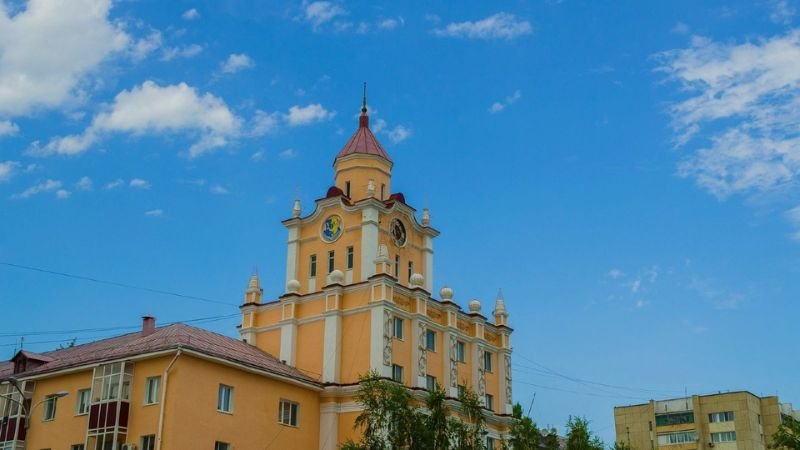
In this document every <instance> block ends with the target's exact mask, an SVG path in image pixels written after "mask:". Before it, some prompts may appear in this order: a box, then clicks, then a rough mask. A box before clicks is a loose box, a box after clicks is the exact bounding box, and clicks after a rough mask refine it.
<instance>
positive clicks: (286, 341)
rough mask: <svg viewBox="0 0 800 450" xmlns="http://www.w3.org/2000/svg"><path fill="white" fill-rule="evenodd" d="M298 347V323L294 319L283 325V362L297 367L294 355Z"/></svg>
mask: <svg viewBox="0 0 800 450" xmlns="http://www.w3.org/2000/svg"><path fill="white" fill-rule="evenodd" d="M296 345H297V323H295V321H294V319H292V320H291V321H289V322H288V323H285V324H283V325H281V361H286V364H288V365H290V366H294V365H295V360H294V355H295V347H296Z"/></svg>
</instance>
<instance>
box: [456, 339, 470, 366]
mask: <svg viewBox="0 0 800 450" xmlns="http://www.w3.org/2000/svg"><path fill="white" fill-rule="evenodd" d="M456 361H458V362H462V363H463V362H466V361H467V344H465V343H464V341H456Z"/></svg>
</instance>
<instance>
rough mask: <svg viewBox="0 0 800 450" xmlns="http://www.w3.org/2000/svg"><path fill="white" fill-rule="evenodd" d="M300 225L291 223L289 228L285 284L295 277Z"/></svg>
mask: <svg viewBox="0 0 800 450" xmlns="http://www.w3.org/2000/svg"><path fill="white" fill-rule="evenodd" d="M299 234H300V227H299V226H297V225H293V226H291V227H290V228H289V243H288V246H287V251H286V283H285V284H284V288H285V286H286V284H288V283H289V281H290V280H296V279H297V257H298V255H299V253H300V240H299Z"/></svg>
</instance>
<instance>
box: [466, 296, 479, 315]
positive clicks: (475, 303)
mask: <svg viewBox="0 0 800 450" xmlns="http://www.w3.org/2000/svg"><path fill="white" fill-rule="evenodd" d="M469 312H470V313H480V312H481V301H480V300H478V299H477V298H473V299H472V300H470V301H469Z"/></svg>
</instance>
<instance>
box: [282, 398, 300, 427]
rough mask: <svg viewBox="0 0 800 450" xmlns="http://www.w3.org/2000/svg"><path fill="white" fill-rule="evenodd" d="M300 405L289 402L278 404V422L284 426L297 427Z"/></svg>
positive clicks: (283, 401)
mask: <svg viewBox="0 0 800 450" xmlns="http://www.w3.org/2000/svg"><path fill="white" fill-rule="evenodd" d="M299 409H300V405H299V404H298V403H295V402H290V401H289V400H281V401H280V403H279V404H278V422H280V423H282V424H284V425H291V426H293V427H296V426H297V411H298V410H299Z"/></svg>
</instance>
